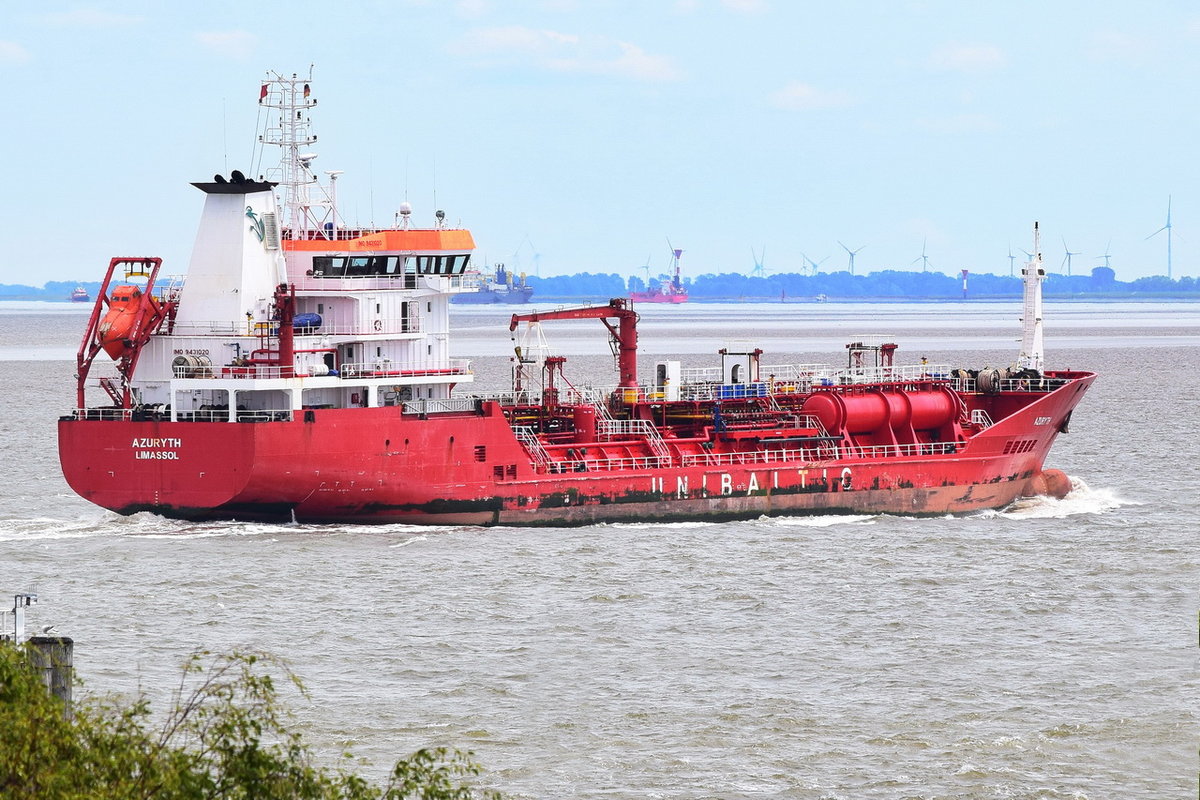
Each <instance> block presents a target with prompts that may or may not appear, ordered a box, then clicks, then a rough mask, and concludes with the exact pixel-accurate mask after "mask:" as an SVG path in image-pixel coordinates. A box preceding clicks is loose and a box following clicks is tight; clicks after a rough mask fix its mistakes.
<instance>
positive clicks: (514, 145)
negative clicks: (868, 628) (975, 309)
mask: <svg viewBox="0 0 1200 800" xmlns="http://www.w3.org/2000/svg"><path fill="white" fill-rule="evenodd" d="M310 65H311V69H312V76H313V80H312V87H313V96H315V97H316V98H317V99H318V106H317V108H316V109H315V111H314V113H313V122H314V130H315V132H316V133H317V135H318V137H319V141H318V143H317V145H316V146H315V148H314V150H315V152H317V153H318V154H319V160H318V161H317V162H314V167H315V168H317V169H318V171H323V170H331V169H337V170H343V171H344V174H343V175H342V176H341V177H340V178H339V180H338V199H339V205H340V206H341V216H342V218H343V219H345V220H347V221H349V222H354V221H358V222H359V223H362V224H371V223H374V224H378V225H381V226H382V225H386V224H389V223H390V222H391V220H392V219H393V215H394V212H395V211H396V209H397V208H398V207H399V204H400V203H401V202H402V201H405V200H407V201H408V202H410V203H411V204H412V206H413V209H414V219H415V220H416V221H417V223H419V224H426V223H428V224H431V223H432V220H433V212H434V211H435V210H436V209H437V208H441V209H444V210H445V211H446V216H447V219H448V220H449V221H451V222H453V223H456V224H457V223H461V224H462V225H463V226H465V227H467V228H470V229H471V231H472V233H473V234H474V237H475V242H476V245H477V248H478V251H477V252H478V256H479V257H482V258H483V259H485V260H486V261H487V262H488V263H493V262H505V263H507V264H508V265H509V266H510V267H511V268H513V269H515V270H517V271H526V272H529V273H531V274H533V273H535V271H536V272H537V273H538V274H541V275H556V274H567V273H575V272H606V273H612V272H615V273H619V274H622V275H634V274H639V275H642V274H645V273H644V272H643V271H642V267H643V265H646V264H649V266H650V267H651V272H652V273H655V274H657V273H659V272H662V271H665V270H666V269H667V267H668V264H669V255H670V254H669V245H668V242H669V243H670V246H673V247H676V248H680V249H682V250H683V251H684V255H683V270H684V273H685V275H686V274H691V275H699V274H704V273H713V272H735V271H740V272H747V273H748V272H750V271H751V270H752V269H754V267H755V257H754V256H753V255H752V251H755V252H762V253H763V256H762V258H761V262H762V264H763V266H764V268H765V269H767V270H772V271H778V272H798V271H800V270H801V269H802V268H803V267H804V265H805V260H804V259H805V257H807V258H810V259H812V260H814V261H817V262H821V263H822V266H821V270H822V271H834V270H839V269H846V268H847V266H848V256H847V253H846V251H845V249H844V248H843V246H842V245H843V244H844V245H845V247H848V248H849V249H854V250H858V254H857V256H856V257H855V271H856V272H857V273H866V272H873V271H878V270H881V269H906V270H920V269H921V268H922V259H921V256H922V252H923V250H924V253H925V255H926V256H927V259H928V265H929V268H930V269H931V270H933V271H940V272H945V273H947V274H952V273H956V272H957V271H958V270H960V269H969V270H971V271H972V272H991V273H996V274H1008V273H1009V270H1010V268H1011V266H1012V264H1013V263H1014V262H1012V261H1010V259H1009V258H1008V256H1009V254H1010V253H1011V254H1013V255H1015V256H1017V259H1016V262H1015V263H1016V265H1017V269H1018V270H1019V269H1020V263H1021V262H1022V261H1023V260H1025V259H1024V255H1023V254H1022V250H1028V249H1030V248H1031V247H1032V226H1033V221H1034V220H1038V221H1040V223H1041V228H1042V253H1043V257H1044V259H1045V263H1046V266H1047V267H1048V268H1049V271H1051V272H1063V273H1065V272H1066V269H1067V267H1066V265H1065V264H1064V263H1063V261H1064V258H1065V256H1064V253H1065V250H1066V249H1067V248H1069V249H1070V250H1071V251H1072V252H1074V253H1077V254H1078V255H1074V256H1073V257H1072V259H1071V269H1072V273H1073V274H1088V273H1089V272H1090V271H1091V269H1093V268H1094V267H1097V266H1103V265H1104V264H1105V259H1104V257H1103V256H1104V254H1105V252H1106V251H1107V253H1108V255H1109V258H1110V260H1109V262H1108V263H1109V264H1110V266H1111V267H1112V268H1113V269H1114V270H1115V271H1116V274H1117V278H1118V279H1120V280H1132V279H1135V278H1138V277H1143V276H1149V275H1165V274H1166V272H1167V241H1166V237H1167V233H1166V232H1165V231H1162V232H1160V233H1158V234H1157V235H1154V234H1155V232H1156V231H1158V230H1159V229H1160V228H1162V227H1163V226H1164V224H1165V223H1166V221H1167V209H1168V199H1169V202H1170V207H1171V221H1172V233H1173V239H1172V248H1173V256H1172V275H1173V277H1176V278H1178V277H1181V276H1184V275H1188V276H1197V275H1198V274H1200V264H1198V263H1197V261H1198V258H1200V180H1198V178H1200V175H1198V174H1197V173H1198V171H1200V170H1198V165H1197V158H1196V149H1197V139H1198V137H1197V133H1198V131H1200V103H1197V101H1196V93H1195V87H1196V86H1197V85H1198V83H1200V81H1198V80H1197V78H1198V77H1200V75H1198V73H1200V69H1198V66H1200V6H1197V5H1196V4H1194V3H1191V2H1171V1H1170V0H1162V1H1160V2H1150V3H1139V4H1135V3H1116V2H1108V3H1096V2H1094V1H1089V2H1071V1H1066V2H1055V1H1054V0H1044V1H1043V2H1024V0H1012V1H1011V2H1005V3H981V2H962V0H945V1H943V0H929V1H927V2H921V1H917V0H914V1H913V2H906V0H891V1H890V2H889V1H885V0H878V1H877V2H866V1H865V0H840V2H827V1H824V2H808V0H460V1H458V2H456V1H454V0H424V1H422V0H391V1H390V2H385V1H384V0H377V1H376V2H367V1H365V0H343V1H342V2H336V3H330V2H322V3H311V2H304V1H302V0H297V1H296V2H290V3H270V2H265V3H246V2H242V1H241V0H238V2H230V1H227V0H206V2H204V3H176V2H168V1H167V0H162V1H161V2H150V0H143V1H140V2H139V0H127V1H126V2H78V3H59V2H54V1H53V0H43V2H40V3H16V2H14V1H13V0H2V2H0V79H2V80H3V84H4V86H5V87H6V88H5V92H4V96H3V102H4V105H5V109H4V123H3V125H0V145H2V146H3V154H4V157H5V159H6V161H7V169H6V175H7V181H6V186H5V190H4V191H3V192H0V220H3V224H0V283H23V284H32V285H41V284H42V283H44V282H45V281H48V280H98V279H99V278H100V277H101V276H102V274H103V270H104V269H105V268H106V266H107V264H108V260H109V258H110V257H113V256H161V257H163V258H164V271H165V272H167V273H170V274H181V273H183V272H184V271H185V269H186V264H187V260H188V257H189V254H190V252H191V247H192V242H193V240H194V237H195V231H196V225H197V222H198V217H199V212H200V209H201V206H202V205H203V195H202V194H201V193H200V192H199V191H198V190H196V189H194V188H192V187H191V186H189V185H188V184H189V183H190V182H192V181H203V180H211V178H212V176H213V174H215V173H217V172H222V173H226V174H227V173H228V172H229V171H231V170H233V169H242V170H244V171H247V172H249V169H248V164H249V162H250V158H251V153H252V149H253V142H254V137H255V135H256V130H257V129H256V119H257V114H258V111H259V109H258V105H257V99H258V92H259V86H260V83H261V80H262V78H263V77H264V76H265V75H266V73H267V72H268V71H269V70H274V71H278V72H283V73H292V72H296V73H300V74H307V72H308V71H309V69H310ZM1147 237H1150V238H1147ZM859 248H861V249H859ZM47 252H49V253H50V255H49V256H47V255H46V253H47Z"/></svg>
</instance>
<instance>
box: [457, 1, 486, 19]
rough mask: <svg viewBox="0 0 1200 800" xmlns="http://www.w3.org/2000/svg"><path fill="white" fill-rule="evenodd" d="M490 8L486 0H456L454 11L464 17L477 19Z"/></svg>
mask: <svg viewBox="0 0 1200 800" xmlns="http://www.w3.org/2000/svg"><path fill="white" fill-rule="evenodd" d="M490 10H491V7H490V4H489V3H488V0H458V3H457V4H456V5H455V11H456V12H457V13H458V16H460V17H463V18H465V19H478V18H479V17H482V16H484V15H485V14H487V12H488V11H490Z"/></svg>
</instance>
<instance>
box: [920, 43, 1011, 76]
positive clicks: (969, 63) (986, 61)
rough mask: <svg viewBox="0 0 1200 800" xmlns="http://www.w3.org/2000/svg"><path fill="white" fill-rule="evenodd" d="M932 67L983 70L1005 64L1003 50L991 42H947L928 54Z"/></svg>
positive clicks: (967, 70)
mask: <svg viewBox="0 0 1200 800" xmlns="http://www.w3.org/2000/svg"><path fill="white" fill-rule="evenodd" d="M928 63H929V66H930V67H932V68H933V69H940V70H949V71H955V72H984V71H987V70H993V69H999V68H1000V67H1003V66H1004V64H1005V58H1004V51H1003V50H1001V49H1000V48H999V47H996V46H995V45H993V44H948V45H946V46H944V47H939V48H938V49H937V50H935V51H933V53H932V54H931V55H930V56H929V62H928Z"/></svg>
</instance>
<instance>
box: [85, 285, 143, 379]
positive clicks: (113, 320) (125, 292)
mask: <svg viewBox="0 0 1200 800" xmlns="http://www.w3.org/2000/svg"><path fill="white" fill-rule="evenodd" d="M141 307H142V290H141V289H139V288H138V287H137V286H118V287H117V288H115V289H113V292H112V298H111V299H110V300H109V303H108V313H106V314H105V315H104V319H102V320H100V325H99V327H98V328H97V329H96V338H97V340H98V341H99V344H100V346H101V347H103V348H104V352H106V353H108V356H109V358H111V359H112V360H113V361H116V360H117V359H118V358H120V357H121V355H122V354H123V353H124V352H125V349H126V347H127V345H126V341H127V340H128V338H129V334H130V332H131V331H132V330H133V325H134V323H135V322H137V318H138V311H139V310H140V309H141Z"/></svg>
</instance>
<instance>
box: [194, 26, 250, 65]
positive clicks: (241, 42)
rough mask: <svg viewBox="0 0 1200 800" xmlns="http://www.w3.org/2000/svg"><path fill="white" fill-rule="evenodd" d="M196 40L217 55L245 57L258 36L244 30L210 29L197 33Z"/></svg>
mask: <svg viewBox="0 0 1200 800" xmlns="http://www.w3.org/2000/svg"><path fill="white" fill-rule="evenodd" d="M196 41H198V42H199V43H200V44H202V45H204V46H205V47H207V48H208V49H209V50H212V51H213V52H214V53H216V54H217V55H221V56H225V57H226V58H236V59H246V58H249V57H250V56H251V55H252V54H253V52H254V48H255V46H256V45H257V44H258V37H257V36H255V35H254V34H252V33H247V32H246V31H211V32H207V33H197V34H196Z"/></svg>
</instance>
